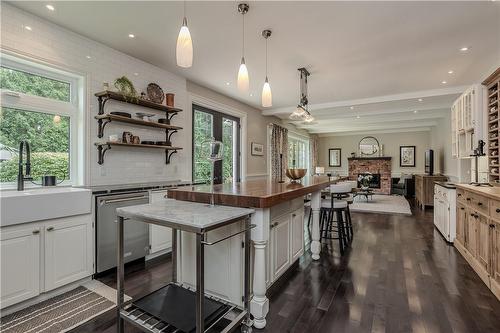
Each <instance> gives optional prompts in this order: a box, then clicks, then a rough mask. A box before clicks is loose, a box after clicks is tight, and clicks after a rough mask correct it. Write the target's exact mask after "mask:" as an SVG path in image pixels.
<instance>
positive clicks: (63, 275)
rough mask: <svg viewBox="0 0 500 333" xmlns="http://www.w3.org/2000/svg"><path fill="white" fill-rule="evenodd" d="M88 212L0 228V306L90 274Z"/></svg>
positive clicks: (91, 265) (91, 270)
mask: <svg viewBox="0 0 500 333" xmlns="http://www.w3.org/2000/svg"><path fill="white" fill-rule="evenodd" d="M93 248H94V247H93V228H92V218H91V215H90V214H86V215H77V216H70V217H64V218H58V219H52V220H46V221H43V222H31V223H25V224H20V225H13V226H9V227H4V228H2V229H1V237H0V249H1V273H0V274H1V290H0V308H5V307H8V306H11V305H14V304H17V303H19V302H22V301H25V300H27V299H30V298H33V297H35V296H38V295H40V294H41V293H43V292H48V291H51V290H54V289H56V288H59V287H62V286H64V285H67V284H69V283H72V282H75V281H78V280H81V279H83V278H86V277H88V276H91V275H92V274H93V272H94V252H93Z"/></svg>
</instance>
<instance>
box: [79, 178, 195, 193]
mask: <svg viewBox="0 0 500 333" xmlns="http://www.w3.org/2000/svg"><path fill="white" fill-rule="evenodd" d="M191 184H192V183H191V182H190V181H185V180H171V181H163V182H147V183H129V184H117V185H87V186H79V187H80V188H85V189H89V190H91V191H92V193H94V194H98V193H99V194H104V193H113V192H122V191H127V190H128V191H135V190H137V191H144V190H155V189H158V190H160V189H165V188H171V187H175V186H185V185H191Z"/></svg>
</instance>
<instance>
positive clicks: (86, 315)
mask: <svg viewBox="0 0 500 333" xmlns="http://www.w3.org/2000/svg"><path fill="white" fill-rule="evenodd" d="M126 299H129V297H128V296H127V297H126ZM115 306H116V290H115V289H113V288H111V287H108V286H106V285H105V284H103V283H101V282H99V281H96V280H92V281H89V282H88V283H86V284H84V285H83V286H80V287H77V288H75V289H73V290H71V291H68V292H66V293H63V294H61V295H58V296H55V297H52V298H49V299H48V300H45V301H42V302H40V303H37V304H35V305H32V306H29V307H27V308H24V309H22V310H19V311H17V312H14V313H12V314H9V315H6V316H5V317H2V318H1V319H0V332H2V333H42V332H43V333H63V332H67V331H69V330H71V329H73V328H75V327H77V326H79V325H81V324H83V323H85V322H86V321H88V320H90V319H92V318H94V317H96V316H98V315H100V314H102V313H104V312H106V311H108V310H110V309H113V308H114V307H115Z"/></svg>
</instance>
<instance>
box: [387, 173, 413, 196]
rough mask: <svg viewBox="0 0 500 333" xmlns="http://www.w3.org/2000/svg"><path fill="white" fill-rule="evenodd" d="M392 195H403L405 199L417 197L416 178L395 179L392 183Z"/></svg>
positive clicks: (402, 177)
mask: <svg viewBox="0 0 500 333" xmlns="http://www.w3.org/2000/svg"><path fill="white" fill-rule="evenodd" d="M391 194H398V195H403V196H405V197H413V196H415V177H414V176H413V175H402V176H401V177H393V178H392V183H391Z"/></svg>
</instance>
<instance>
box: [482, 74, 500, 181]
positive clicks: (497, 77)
mask: <svg viewBox="0 0 500 333" xmlns="http://www.w3.org/2000/svg"><path fill="white" fill-rule="evenodd" d="M483 85H485V86H486V88H487V93H486V95H487V96H488V97H487V101H486V114H487V117H488V156H489V170H488V171H489V180H490V182H492V183H495V184H498V183H500V171H499V170H500V169H499V158H500V157H499V150H498V147H499V146H500V142H499V132H498V129H499V127H500V121H499V119H500V117H499V114H498V108H499V106H500V104H499V100H500V68H498V69H497V70H496V71H495V72H494V73H493V74H491V75H490V76H489V77H488V78H487V79H486V80H485V81H484V82H483Z"/></svg>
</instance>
